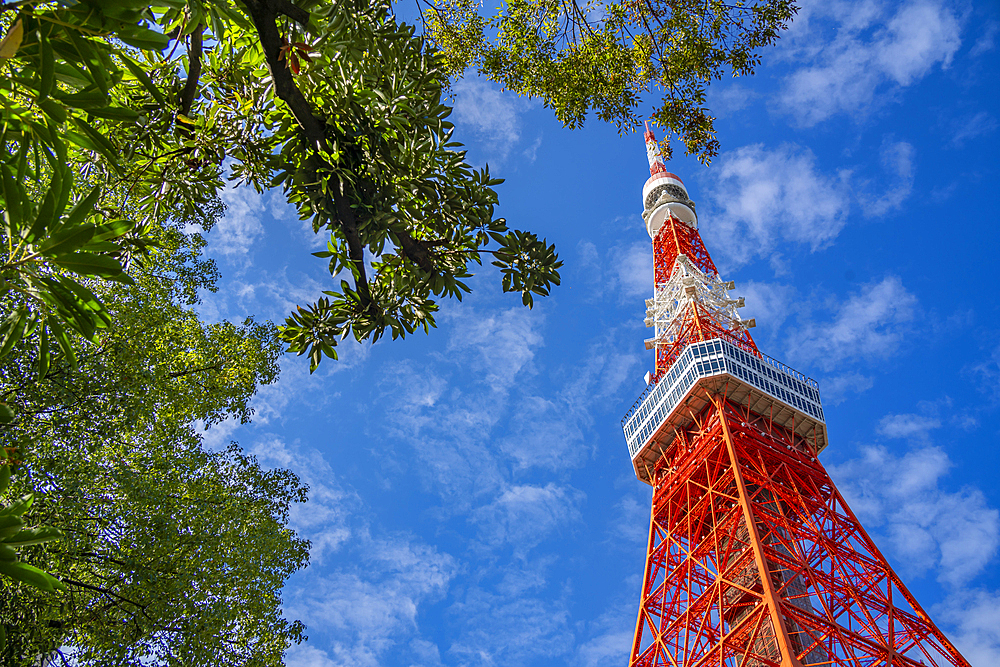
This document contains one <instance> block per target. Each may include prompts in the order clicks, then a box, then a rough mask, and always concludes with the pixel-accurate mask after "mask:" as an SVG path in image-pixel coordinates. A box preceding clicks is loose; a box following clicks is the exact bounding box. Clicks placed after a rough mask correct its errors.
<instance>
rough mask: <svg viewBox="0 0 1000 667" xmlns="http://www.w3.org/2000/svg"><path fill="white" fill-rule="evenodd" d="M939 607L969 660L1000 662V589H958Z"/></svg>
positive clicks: (939, 611) (959, 646)
mask: <svg viewBox="0 0 1000 667" xmlns="http://www.w3.org/2000/svg"><path fill="white" fill-rule="evenodd" d="M936 611H937V614H935V617H937V618H939V620H940V621H941V622H942V623H944V624H947V625H950V626H951V627H952V628H954V630H952V631H951V632H949V633H948V637H949V639H951V640H952V641H953V642H954V643H955V647H956V648H958V650H959V651H961V652H962V655H963V656H965V659H966V660H968V661H969V664H971V665H976V666H977V667H979V666H981V665H1000V591H987V590H982V589H978V590H962V591H957V592H955V593H954V594H952V595H949V596H948V599H947V600H946V601H945V603H944V604H942V605H940V607H939V609H938V610H936Z"/></svg>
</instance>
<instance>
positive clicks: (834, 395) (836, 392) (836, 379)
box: [819, 372, 875, 405]
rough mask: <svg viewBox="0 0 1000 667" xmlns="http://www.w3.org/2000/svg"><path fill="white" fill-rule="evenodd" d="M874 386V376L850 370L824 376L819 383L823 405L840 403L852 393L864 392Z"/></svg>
mask: <svg viewBox="0 0 1000 667" xmlns="http://www.w3.org/2000/svg"><path fill="white" fill-rule="evenodd" d="M873 386H875V380H874V379H873V378H871V377H869V376H867V375H864V374H863V373H850V372H849V373H841V374H839V375H832V376H827V377H824V378H823V379H822V380H821V381H820V383H819V389H820V392H821V394H822V396H823V405H840V404H841V403H843V402H844V401H845V400H847V398H848V397H849V396H851V395H852V394H862V393H864V392H866V391H868V390H869V389H871V388H872V387H873Z"/></svg>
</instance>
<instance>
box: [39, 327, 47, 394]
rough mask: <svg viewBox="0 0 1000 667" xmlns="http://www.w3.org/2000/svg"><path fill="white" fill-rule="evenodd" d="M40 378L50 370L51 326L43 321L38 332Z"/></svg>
mask: <svg viewBox="0 0 1000 667" xmlns="http://www.w3.org/2000/svg"><path fill="white" fill-rule="evenodd" d="M37 371H38V379H40V380H41V379H43V378H44V377H45V375H46V374H47V373H48V372H49V328H48V327H47V326H45V323H44V322H42V325H41V328H40V330H39V332H38V367H37Z"/></svg>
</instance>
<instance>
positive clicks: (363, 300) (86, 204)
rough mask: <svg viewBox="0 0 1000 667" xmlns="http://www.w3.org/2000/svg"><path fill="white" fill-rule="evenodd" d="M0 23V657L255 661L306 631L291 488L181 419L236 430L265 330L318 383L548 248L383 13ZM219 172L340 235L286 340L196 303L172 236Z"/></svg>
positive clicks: (427, 63)
mask: <svg viewBox="0 0 1000 667" xmlns="http://www.w3.org/2000/svg"><path fill="white" fill-rule="evenodd" d="M0 31H2V33H3V35H4V36H3V39H2V41H0V145H2V147H3V151H2V153H0V209H2V212H3V219H2V224H0V364H2V365H3V366H2V369H3V377H2V387H0V391H2V392H3V399H4V401H5V402H4V403H3V404H0V423H2V424H4V426H2V427H0V435H2V438H3V447H2V448H0V482H2V484H0V486H2V487H3V488H2V489H0V495H2V496H3V498H2V501H3V505H2V506H0V540H2V541H3V543H2V544H0V574H3V575H6V578H5V577H2V576H0V586H3V588H4V597H3V602H2V603H0V609H2V610H3V612H2V613H3V614H4V616H3V623H2V624H0V643H3V640H4V637H3V634H9V633H6V631H10V633H13V634H11V636H10V637H9V640H10V641H9V642H8V649H7V657H8V658H9V660H8V661H11V660H15V659H20V660H22V661H28V662H30V661H31V660H34V659H35V658H36V657H37V656H38V655H39V654H41V653H44V651H47V650H51V649H53V648H55V647H57V646H60V645H67V644H68V645H73V646H74V647H75V649H76V653H75V654H74V655H75V659H78V660H80V661H83V662H86V663H89V664H133V663H134V664H138V662H141V661H143V660H147V661H148V660H157V661H160V662H164V663H168V664H185V665H192V664H218V663H220V662H221V663H224V664H230V663H235V664H272V663H274V662H276V661H278V660H280V654H281V651H282V650H283V648H284V646H286V645H287V643H288V642H289V641H296V640H297V639H299V638H300V637H301V627H299V626H296V625H294V624H291V625H290V624H288V623H287V622H285V621H284V620H283V619H281V618H280V615H279V614H278V612H277V611H276V610H277V605H278V598H277V590H278V588H280V584H281V582H282V581H283V580H284V578H285V577H286V576H287V574H288V573H289V572H291V571H293V570H294V569H296V568H298V567H300V566H301V565H302V564H303V563H304V558H305V555H304V553H305V552H304V545H303V544H302V543H301V542H300V541H298V540H297V539H296V538H295V537H294V536H293V535H291V534H290V533H289V531H288V530H287V528H286V527H285V520H286V518H287V511H288V505H289V503H290V502H292V501H294V500H299V499H301V498H302V497H303V496H302V494H303V493H304V491H303V490H302V488H301V487H300V486H299V485H298V483H297V481H296V480H295V479H294V478H293V477H291V476H289V475H287V474H286V473H281V472H280V471H279V472H271V473H269V472H265V471H262V470H261V469H260V468H259V467H258V466H257V464H256V462H255V461H254V460H253V459H252V458H248V457H246V456H244V455H243V454H241V453H239V451H238V450H236V449H231V450H227V451H226V452H209V451H206V450H204V449H203V448H202V447H201V445H200V442H199V440H198V438H197V437H196V435H195V434H194V433H193V432H192V431H191V427H190V424H191V423H192V421H201V422H204V423H206V424H211V423H212V422H213V421H218V420H221V419H224V418H227V417H236V418H238V419H241V420H246V419H247V418H249V414H250V413H249V408H248V407H247V403H246V401H247V400H248V398H249V396H250V395H252V393H253V391H254V390H255V388H256V386H257V385H259V384H261V383H266V382H268V381H270V380H272V379H273V377H274V373H275V372H276V366H275V363H274V358H275V355H276V354H277V351H278V349H279V346H280V344H281V342H282V341H283V342H284V344H287V346H288V348H289V349H291V350H292V351H295V352H297V353H299V354H308V355H309V358H310V365H311V368H312V369H315V367H316V365H317V364H318V363H320V361H321V359H322V357H323V356H328V357H335V356H336V351H335V346H336V345H337V342H338V341H339V340H341V339H342V338H343V337H345V336H348V335H353V336H354V337H355V338H357V339H358V340H366V339H367V340H377V339H378V338H379V337H380V336H382V335H384V334H385V333H389V334H390V335H391V336H392V337H393V338H396V337H400V336H404V335H406V334H408V333H411V332H413V331H415V330H417V329H423V330H425V331H426V330H429V328H430V327H432V326H433V325H434V313H435V312H436V310H437V308H438V304H437V300H439V299H441V298H445V297H454V298H458V299H461V297H462V295H463V293H465V292H467V291H468V289H469V288H468V286H467V285H466V283H465V281H466V280H467V278H468V277H469V276H470V271H471V268H472V266H473V265H474V264H478V263H481V261H482V258H483V255H484V254H486V255H489V256H490V257H491V261H492V263H493V264H495V265H496V266H498V267H499V268H500V269H501V272H502V275H503V281H502V286H503V289H504V290H505V291H514V292H519V293H520V294H521V298H522V301H523V303H524V304H525V305H527V306H531V305H532V301H533V295H545V294H548V292H549V290H550V288H551V287H552V285H555V284H558V282H559V274H558V269H559V267H560V265H561V264H560V262H559V260H558V258H557V257H556V254H555V250H554V248H553V246H552V245H550V244H548V243H546V242H545V241H544V240H539V239H538V238H537V236H535V235H534V234H531V233H530V232H524V231H519V230H513V229H510V228H509V227H508V226H507V224H506V222H505V221H504V220H503V219H501V218H496V217H495V205H496V203H497V195H496V192H495V191H494V190H493V188H494V186H496V185H497V184H498V183H499V182H500V181H499V180H497V179H495V178H493V177H492V176H491V175H490V174H489V172H488V171H487V170H485V169H483V170H477V169H473V168H472V167H470V166H469V165H468V164H466V162H465V154H464V153H463V152H462V151H461V150H459V149H460V146H459V145H458V144H456V143H454V142H453V141H452V139H451V134H452V126H451V124H450V123H449V122H448V120H447V118H448V115H449V113H450V109H449V108H448V107H447V106H446V105H444V104H443V103H442V98H441V94H442V91H443V90H444V89H445V87H446V83H447V74H448V71H447V68H446V66H445V61H444V59H443V58H442V56H441V55H439V54H438V53H436V52H435V51H434V50H433V49H430V48H428V46H427V45H426V44H425V42H424V41H423V40H422V39H420V38H419V37H417V36H415V33H414V29H413V28H412V27H409V26H406V25H403V24H400V23H398V22H397V21H396V19H395V18H394V17H393V16H392V14H391V13H390V11H389V7H388V5H387V4H382V3H374V4H371V3H366V2H363V1H361V0H303V1H302V2H299V3H298V4H296V3H292V2H290V1H289V0H238V1H235V2H234V1H231V0H205V1H197V2H196V1H195V0H156V1H155V2H154V3H140V2H138V1H137V0H78V1H75V2H71V1H69V0H56V1H47V0H18V1H17V2H11V3H7V4H4V5H2V6H0ZM227 180H229V181H232V182H234V184H235V185H243V186H250V187H254V188H256V189H257V190H258V191H263V190H265V189H268V188H276V187H281V188H282V190H283V192H284V193H285V194H286V195H287V198H288V201H290V202H291V203H293V204H294V205H295V206H296V207H297V208H298V210H299V213H300V215H301V216H302V217H303V219H306V220H310V221H311V223H312V225H313V228H314V229H315V230H316V231H317V233H320V232H321V233H324V234H326V235H328V236H329V242H328V245H327V250H326V251H324V252H321V253H317V254H318V255H320V257H322V258H323V259H326V260H328V265H329V269H330V273H331V276H332V277H335V278H338V279H339V283H335V285H334V288H333V289H331V290H329V291H328V292H327V293H326V294H325V296H324V297H323V298H321V299H319V300H318V301H317V302H316V303H314V304H311V305H307V306H303V307H300V308H299V309H297V310H296V312H294V313H293V314H292V315H291V316H290V317H289V318H288V320H287V321H286V323H285V325H284V327H282V328H281V329H280V332H279V333H277V334H276V332H275V331H274V330H273V329H272V328H271V327H269V326H267V325H260V324H256V323H254V322H252V321H249V320H248V321H247V322H245V323H244V324H243V325H242V326H235V325H232V324H227V323H222V324H218V325H213V326H206V325H204V324H202V323H201V322H200V321H199V320H198V319H197V317H196V316H195V315H194V313H193V312H192V311H190V309H185V304H186V306H190V305H191V304H192V303H193V300H194V299H195V298H196V293H197V290H198V289H201V288H211V287H212V280H211V277H212V276H211V274H212V269H211V267H209V266H208V265H205V264H204V263H199V262H198V261H197V259H196V257H197V251H198V248H197V247H196V246H197V243H195V244H194V245H192V243H194V242H193V241H190V237H186V236H185V235H184V234H183V233H182V231H181V230H182V229H186V228H189V227H190V225H192V224H194V225H200V226H202V227H203V228H205V229H209V228H210V227H211V226H212V224H213V223H214V221H215V220H217V219H218V217H219V215H220V214H221V212H222V205H221V201H220V197H219V194H220V192H221V191H222V189H223V188H225V187H229V185H228V184H227V182H226V181H227ZM185 239H188V240H185ZM279 336H280V338H279ZM40 524H41V525H40ZM60 537H62V539H58V538H60ZM237 547H241V548H245V549H246V551H245V553H240V554H237V553H236V551H234V550H235V549H236V548H237ZM46 570H48V571H49V572H53V573H55V574H56V575H57V576H52V574H48V573H46ZM16 582H20V583H16ZM26 584H27V585H30V586H34V587H35V588H34V589H33V590H32V589H31V588H29V587H26V586H25V585H26ZM60 589H62V590H63V592H62V593H59V594H56V593H54V591H56V590H60ZM241 614H243V615H241ZM227 652H228V653H227Z"/></svg>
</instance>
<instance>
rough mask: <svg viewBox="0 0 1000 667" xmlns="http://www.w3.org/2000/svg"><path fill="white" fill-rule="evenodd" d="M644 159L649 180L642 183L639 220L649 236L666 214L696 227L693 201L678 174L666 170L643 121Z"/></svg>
mask: <svg viewBox="0 0 1000 667" xmlns="http://www.w3.org/2000/svg"><path fill="white" fill-rule="evenodd" d="M645 138H646V159H647V160H649V180H647V181H646V184H645V185H644V186H642V208H643V212H642V219H643V220H644V221H645V222H646V231H647V232H648V233H649V237H650V238H656V234H657V232H659V231H660V227H662V226H663V221H664V220H665V219H666V218H667V216H668V215H670V214H673V216H674V217H675V218H678V219H679V220H681V222H683V223H684V224H686V225H687V226H689V227H691V228H692V229H698V215H697V214H696V213H695V209H694V202H693V201H691V198H690V197H688V192H687V188H686V187H684V181H682V180H681V178H680V176H678V175H677V174H672V173H670V172H669V171H667V165H666V163H665V162H664V161H663V153H662V152H661V151H660V144H659V143H657V141H656V135H655V134H653V131H652V130H650V129H649V121H646V133H645Z"/></svg>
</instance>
